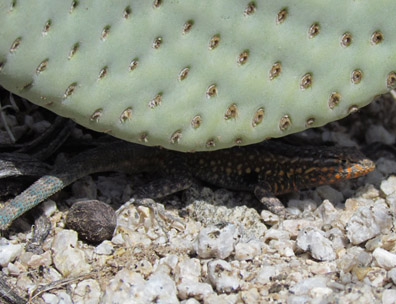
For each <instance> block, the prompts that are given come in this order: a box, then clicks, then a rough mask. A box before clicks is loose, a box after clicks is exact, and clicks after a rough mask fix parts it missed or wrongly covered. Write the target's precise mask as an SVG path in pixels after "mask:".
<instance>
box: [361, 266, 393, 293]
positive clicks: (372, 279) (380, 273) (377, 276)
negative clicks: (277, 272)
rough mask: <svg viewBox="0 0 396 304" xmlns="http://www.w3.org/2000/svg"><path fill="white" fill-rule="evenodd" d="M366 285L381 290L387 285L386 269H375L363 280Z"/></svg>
mask: <svg viewBox="0 0 396 304" xmlns="http://www.w3.org/2000/svg"><path fill="white" fill-rule="evenodd" d="M363 282H365V283H366V285H371V286H372V287H374V288H379V287H382V286H384V285H385V284H386V283H387V273H386V270H385V269H382V268H378V267H373V268H371V269H370V271H369V272H367V274H366V276H365V277H364V279H363Z"/></svg>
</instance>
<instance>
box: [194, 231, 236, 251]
mask: <svg viewBox="0 0 396 304" xmlns="http://www.w3.org/2000/svg"><path fill="white" fill-rule="evenodd" d="M237 235H238V230H237V228H236V227H235V225H233V224H227V225H226V226H221V227H217V226H209V227H206V228H203V229H202V230H201V231H200V232H199V235H198V238H197V240H196V242H195V244H194V247H195V251H196V253H197V254H198V255H199V256H200V257H201V258H218V259H225V258H227V257H228V256H230V254H231V253H232V252H233V251H234V246H235V242H236V239H237Z"/></svg>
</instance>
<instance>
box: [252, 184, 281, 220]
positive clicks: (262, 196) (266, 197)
mask: <svg viewBox="0 0 396 304" xmlns="http://www.w3.org/2000/svg"><path fill="white" fill-rule="evenodd" d="M268 189H271V187H270V186H269V185H268V184H267V183H266V182H260V183H259V184H257V185H256V186H255V187H254V190H253V192H254V195H255V196H256V197H257V199H258V200H259V201H260V203H262V204H264V206H265V207H266V208H267V209H268V210H269V211H271V212H272V213H274V214H276V215H279V216H281V217H285V216H286V209H285V206H284V205H283V204H282V202H281V201H280V200H279V199H278V198H277V197H276V196H275V195H274V194H273V193H272V192H271V191H270V190H268Z"/></svg>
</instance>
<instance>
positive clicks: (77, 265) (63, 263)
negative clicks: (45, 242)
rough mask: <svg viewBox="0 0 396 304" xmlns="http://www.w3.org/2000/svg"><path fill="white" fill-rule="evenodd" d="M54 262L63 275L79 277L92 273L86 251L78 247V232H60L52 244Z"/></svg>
mask: <svg viewBox="0 0 396 304" xmlns="http://www.w3.org/2000/svg"><path fill="white" fill-rule="evenodd" d="M51 249H52V251H53V252H54V254H53V261H54V264H55V266H56V269H58V270H59V271H60V272H61V273H62V275H64V276H65V277H67V276H77V275H81V274H85V273H88V272H90V271H91V265H89V264H88V262H87V260H86V256H85V254H84V251H83V250H81V249H79V248H78V246H77V232H75V231H72V230H61V231H59V232H58V233H57V234H56V235H55V237H54V240H53V242H52V247H51Z"/></svg>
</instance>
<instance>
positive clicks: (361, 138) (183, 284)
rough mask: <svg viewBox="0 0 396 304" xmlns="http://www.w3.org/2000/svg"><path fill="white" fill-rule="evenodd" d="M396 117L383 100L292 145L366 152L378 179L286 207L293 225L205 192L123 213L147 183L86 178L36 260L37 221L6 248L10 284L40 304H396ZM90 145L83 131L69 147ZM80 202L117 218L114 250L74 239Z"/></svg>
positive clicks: (67, 196)
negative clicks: (69, 220) (72, 223)
mask: <svg viewBox="0 0 396 304" xmlns="http://www.w3.org/2000/svg"><path fill="white" fill-rule="evenodd" d="M40 111H41V110H40ZM395 114H396V105H395V104H394V101H393V100H392V98H391V97H390V96H385V97H380V98H378V100H377V101H376V102H374V103H373V104H372V105H370V106H369V107H367V108H365V109H362V110H361V111H359V112H358V113H356V114H353V115H352V116H351V117H349V118H347V119H344V120H342V121H340V122H335V123H332V124H330V125H328V126H326V127H323V128H318V129H315V130H309V131H306V132H304V133H302V134H299V135H298V136H297V137H294V138H293V140H298V141H302V142H304V141H309V142H315V143H316V142H334V143H337V144H338V145H344V146H357V147H360V148H361V149H363V150H364V151H367V154H368V155H370V157H372V158H373V160H375V162H376V166H377V169H376V170H375V171H374V172H372V173H370V174H369V175H367V176H366V177H363V178H359V179H357V180H353V181H348V182H344V183H342V184H336V185H333V186H322V187H318V188H316V189H311V190H306V191H301V192H299V193H293V194H290V195H286V196H282V197H281V199H282V201H283V202H284V203H285V204H287V206H288V209H289V211H290V214H291V216H290V218H287V219H285V220H279V218H278V217H277V216H276V215H274V214H271V213H270V212H268V211H265V210H262V209H261V207H260V206H259V205H258V204H257V202H256V201H255V198H254V197H253V196H252V195H251V194H246V193H238V192H233V191H228V190H225V189H217V188H212V187H208V186H207V185H202V184H196V185H194V186H193V187H192V188H191V189H189V190H187V191H185V192H184V193H182V194H178V195H173V196H171V197H168V198H166V199H164V200H161V201H155V202H154V201H151V200H147V201H146V203H149V204H150V205H151V206H152V208H148V207H144V206H138V205H135V204H133V203H130V204H127V205H122V204H123V203H124V202H126V201H128V198H129V197H130V195H131V193H132V191H133V188H134V187H135V185H137V184H139V183H144V182H145V180H146V179H148V178H150V177H149V176H148V177H147V176H137V177H130V176H127V175H125V174H120V173H111V174H97V175H95V176H93V177H92V176H90V177H87V178H84V179H82V180H80V181H78V182H76V183H74V184H73V185H72V186H71V187H68V188H67V189H65V190H64V191H62V192H61V193H59V194H57V195H55V196H54V197H52V199H51V200H48V201H46V202H45V203H44V204H42V205H41V207H40V208H41V209H42V210H43V211H44V213H45V215H46V216H48V217H49V219H50V225H51V230H50V234H49V236H48V237H47V238H46V239H45V240H44V241H43V243H42V244H41V245H40V246H39V248H35V249H34V250H30V249H29V248H31V239H32V236H33V235H34V234H33V233H32V231H31V229H30V227H31V221H30V218H31V217H23V218H22V219H20V220H18V221H17V224H16V225H13V227H12V229H11V230H10V231H9V232H8V233H7V234H5V235H6V236H7V237H3V238H1V239H0V265H1V267H2V270H1V273H2V278H3V279H4V280H6V282H7V283H8V284H9V285H10V286H15V287H14V288H15V290H16V291H18V293H19V294H20V295H22V296H24V297H26V298H28V297H30V298H31V299H32V303H189V304H193V303H289V304H299V303H321V304H322V303H384V304H388V303H396V234H395V232H394V229H395V228H394V225H395V222H396V175H393V174H396V156H395V154H394V151H393V145H394V143H395V140H396V115H395ZM24 115H25V116H24V118H23V119H22V120H23V123H22V124H21V123H20V122H18V121H21V119H20V118H19V119H18V115H17V114H15V113H13V112H12V111H11V113H8V116H7V120H8V124H9V125H10V127H11V129H12V130H13V133H14V134H16V136H17V137H18V136H19V137H22V134H25V133H26V132H27V130H35V132H36V133H40V132H42V129H43V128H45V127H46V126H48V125H49V123H48V122H46V121H45V122H43V121H41V120H42V119H43V116H42V115H43V114H37V112H36V111H32V113H28V114H26V113H25V114H24ZM44 116H45V114H44ZM44 118H45V117H44ZM0 124H1V123H0ZM2 130H4V129H2ZM84 136H85V137H86V138H90V136H91V135H90V133H89V132H88V133H87V132H86V131H81V129H80V128H77V129H76V130H74V131H73V134H72V136H71V137H72V138H74V137H75V138H78V137H79V138H81V137H84ZM7 138H8V136H7V135H6V133H5V132H4V131H0V139H1V141H2V142H6V141H7V140H9V139H7ZM377 142H379V143H381V145H379V144H378V143H377ZM62 155H63V154H61V155H58V156H57V158H58V159H59V158H63V157H66V156H62ZM82 198H84V199H90V200H93V199H94V200H95V199H96V200H100V201H103V202H106V203H108V204H110V205H111V206H112V207H113V208H116V209H118V210H117V227H116V230H115V232H114V235H113V237H112V238H111V239H110V240H107V241H104V242H102V243H100V244H98V245H91V244H87V243H86V242H83V241H81V240H79V239H78V235H77V232H75V231H73V230H70V229H67V228H66V226H65V218H66V215H67V213H68V210H69V208H68V205H70V204H71V203H72V202H75V201H77V200H81V199H82ZM28 244H29V245H28ZM0 279H1V277H0Z"/></svg>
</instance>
